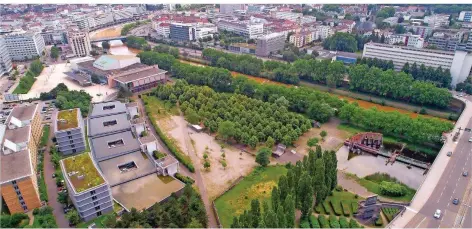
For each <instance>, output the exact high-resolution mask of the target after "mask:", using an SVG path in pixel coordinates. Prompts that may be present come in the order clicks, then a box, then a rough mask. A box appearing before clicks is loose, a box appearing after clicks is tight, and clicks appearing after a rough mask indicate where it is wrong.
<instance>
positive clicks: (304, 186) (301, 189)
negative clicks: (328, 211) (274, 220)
mask: <svg viewBox="0 0 472 229" xmlns="http://www.w3.org/2000/svg"><path fill="white" fill-rule="evenodd" d="M297 191H298V193H299V194H298V196H299V198H298V199H299V201H300V211H301V213H302V215H301V218H302V219H306V218H307V217H308V216H309V215H311V211H312V207H313V187H312V179H311V177H310V175H309V174H308V173H306V172H304V173H303V175H302V176H301V177H300V181H299V184H298V190H297Z"/></svg>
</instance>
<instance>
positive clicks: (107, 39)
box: [90, 35, 147, 42]
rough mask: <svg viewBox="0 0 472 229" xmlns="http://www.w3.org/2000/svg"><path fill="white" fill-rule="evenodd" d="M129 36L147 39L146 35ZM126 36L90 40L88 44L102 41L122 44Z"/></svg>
mask: <svg viewBox="0 0 472 229" xmlns="http://www.w3.org/2000/svg"><path fill="white" fill-rule="evenodd" d="M129 36H135V37H147V35H129ZM127 37H128V36H118V37H102V38H95V39H90V42H103V41H112V40H121V41H123V42H126V38H127Z"/></svg>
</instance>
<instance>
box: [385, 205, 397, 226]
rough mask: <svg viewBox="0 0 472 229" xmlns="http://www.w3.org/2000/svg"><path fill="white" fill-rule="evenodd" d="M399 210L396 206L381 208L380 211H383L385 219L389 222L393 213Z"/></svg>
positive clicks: (393, 216)
mask: <svg viewBox="0 0 472 229" xmlns="http://www.w3.org/2000/svg"><path fill="white" fill-rule="evenodd" d="M399 211H400V210H399V209H398V208H382V212H383V213H384V215H385V217H386V218H387V221H388V222H389V223H390V222H391V221H392V220H393V218H395V215H396V214H397V213H398V212H399Z"/></svg>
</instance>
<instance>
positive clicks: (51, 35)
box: [41, 29, 67, 45]
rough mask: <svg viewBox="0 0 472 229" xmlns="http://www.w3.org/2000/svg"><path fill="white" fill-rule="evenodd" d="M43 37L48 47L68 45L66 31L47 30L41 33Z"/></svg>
mask: <svg viewBox="0 0 472 229" xmlns="http://www.w3.org/2000/svg"><path fill="white" fill-rule="evenodd" d="M41 36H43V39H44V44H46V45H55V44H56V45H62V44H67V31H66V30H62V29H59V30H47V31H44V32H41Z"/></svg>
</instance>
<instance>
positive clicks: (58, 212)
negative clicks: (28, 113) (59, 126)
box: [44, 115, 69, 228]
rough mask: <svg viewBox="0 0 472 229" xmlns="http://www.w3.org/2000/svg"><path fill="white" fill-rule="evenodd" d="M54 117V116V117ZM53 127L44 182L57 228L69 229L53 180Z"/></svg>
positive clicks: (50, 133)
mask: <svg viewBox="0 0 472 229" xmlns="http://www.w3.org/2000/svg"><path fill="white" fill-rule="evenodd" d="M52 116H53V117H54V115H52ZM52 127H53V126H52V125H51V128H49V140H48V144H47V145H46V150H45V151H44V176H45V177H44V180H45V181H46V186H47V190H48V198H49V201H48V206H50V207H52V208H54V210H53V212H52V213H53V215H54V216H55V217H56V222H57V226H58V227H59V228H69V222H68V221H67V219H66V217H65V214H64V212H63V211H62V204H61V203H59V202H58V201H57V196H58V194H57V188H56V179H54V178H52V174H54V172H56V170H55V169H54V165H53V164H52V162H51V154H50V149H51V146H52V144H53V142H52V138H53V137H54V128H52Z"/></svg>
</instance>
